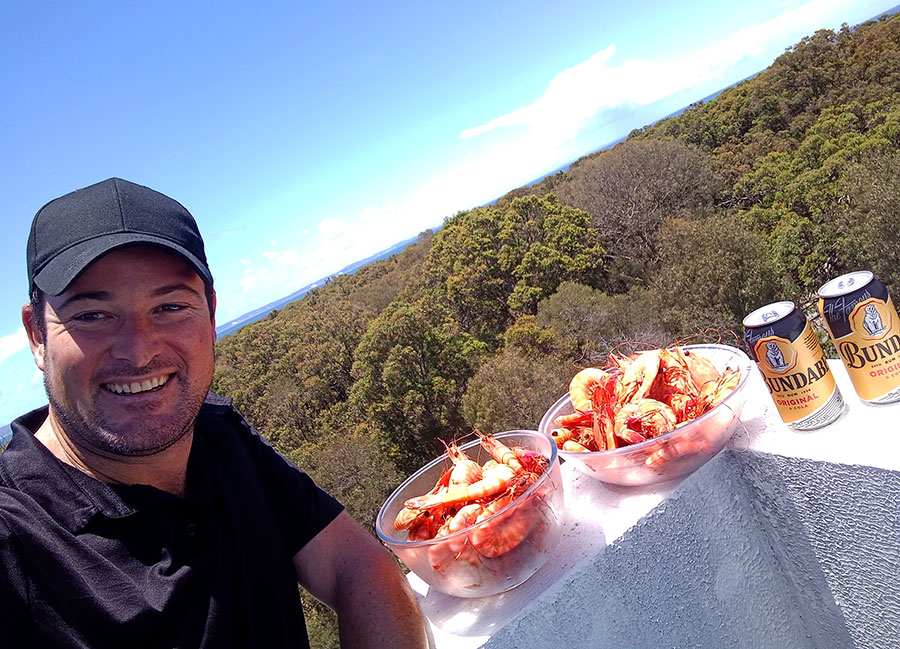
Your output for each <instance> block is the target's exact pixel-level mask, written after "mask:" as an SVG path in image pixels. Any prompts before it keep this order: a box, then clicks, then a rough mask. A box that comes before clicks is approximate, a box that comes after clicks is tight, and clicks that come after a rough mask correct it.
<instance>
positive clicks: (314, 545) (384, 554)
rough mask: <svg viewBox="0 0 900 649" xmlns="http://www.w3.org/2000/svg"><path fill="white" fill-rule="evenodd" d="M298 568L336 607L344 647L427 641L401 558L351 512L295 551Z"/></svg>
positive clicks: (318, 594) (320, 596) (324, 599)
mask: <svg viewBox="0 0 900 649" xmlns="http://www.w3.org/2000/svg"><path fill="white" fill-rule="evenodd" d="M294 568H295V569H296V571H297V579H298V580H299V581H300V583H301V584H302V585H303V586H304V588H306V589H307V590H308V591H309V592H310V593H311V594H312V595H313V596H315V597H316V598H317V599H319V600H321V601H322V602H324V603H325V604H327V605H328V606H330V607H331V608H332V609H334V610H335V612H337V615H338V629H339V632H340V638H341V647H342V648H343V649H356V648H361V647H372V648H382V647H383V648H385V649H387V648H390V649H393V648H395V647H409V648H410V649H415V648H417V647H421V648H422V649H424V648H425V647H427V646H428V641H427V636H426V632H425V621H424V619H423V617H422V613H421V611H420V610H419V607H418V605H417V603H416V600H415V596H414V595H413V592H412V589H411V588H410V587H409V584H408V583H407V581H406V578H405V576H404V575H403V571H402V570H401V569H400V566H399V565H398V563H397V561H396V560H395V559H394V557H393V556H392V555H391V554H390V552H389V551H388V550H387V549H385V548H384V547H383V546H382V545H381V544H380V543H379V542H378V541H377V540H376V539H375V538H373V537H372V535H371V534H369V533H368V532H366V531H365V530H364V529H363V528H362V527H361V526H360V525H359V523H357V522H356V521H355V520H353V518H352V517H351V516H350V515H349V514H347V512H341V514H340V515H339V516H338V517H337V518H336V519H335V520H333V521H332V522H331V523H330V524H329V525H328V527H326V528H325V529H324V530H322V531H321V532H320V533H319V534H318V535H317V536H316V537H315V538H314V539H313V540H312V541H310V542H309V543H307V544H306V546H305V547H304V548H303V549H302V550H300V551H299V552H298V553H297V554H296V555H295V556H294Z"/></svg>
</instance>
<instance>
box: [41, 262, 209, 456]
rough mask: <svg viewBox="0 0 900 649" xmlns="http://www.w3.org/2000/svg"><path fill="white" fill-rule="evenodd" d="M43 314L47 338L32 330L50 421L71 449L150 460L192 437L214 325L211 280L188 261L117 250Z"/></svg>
mask: <svg viewBox="0 0 900 649" xmlns="http://www.w3.org/2000/svg"><path fill="white" fill-rule="evenodd" d="M26 308H27V307H26ZM44 315H45V322H46V327H45V328H46V335H45V336H43V338H42V337H41V336H40V334H39V333H38V332H37V331H36V327H34V323H33V319H32V318H28V317H26V318H25V323H26V325H27V326H28V327H29V334H30V336H31V340H32V348H33V351H34V356H35V360H36V362H37V364H38V366H39V367H40V368H41V369H42V370H43V371H44V382H45V384H46V387H47V395H48V397H49V400H50V417H51V418H53V419H54V420H55V421H54V422H53V423H55V424H57V425H59V426H60V427H61V428H62V430H63V431H65V433H66V435H67V436H68V437H69V439H70V440H71V442H72V443H73V444H75V445H76V446H77V447H79V448H82V449H83V450H85V451H89V452H92V453H96V454H99V455H103V456H106V457H114V456H133V457H137V456H147V455H152V454H154V453H157V452H159V451H162V450H164V449H166V448H168V447H169V446H171V445H172V444H174V443H175V442H177V441H178V440H179V439H181V438H182V437H183V436H184V435H185V434H186V433H188V432H190V431H191V429H192V426H193V422H194V419H195V418H196V416H197V412H198V411H199V410H200V406H201V404H202V403H203V399H204V398H205V396H206V393H207V391H208V390H209V386H210V383H211V382H212V374H213V365H214V359H213V345H214V344H215V322H214V321H213V319H212V314H210V312H209V307H208V305H207V301H206V297H205V294H204V284H203V280H202V279H200V277H199V276H198V275H197V274H196V273H195V272H194V270H193V269H192V268H191V266H190V265H189V264H188V263H187V262H185V261H184V260H183V259H182V258H181V257H179V256H177V255H174V254H171V253H168V252H165V251H163V250H161V249H159V248H154V247H152V246H133V247H127V248H120V249H117V250H114V251H113V252H110V253H108V254H107V255H105V256H103V257H101V258H100V259H99V260H98V261H96V262H94V263H93V264H92V265H91V266H89V267H88V269H87V270H85V272H84V273H82V274H81V276H80V277H78V279H76V280H75V282H73V283H72V284H71V285H70V286H69V287H68V288H67V289H66V291H65V292H63V293H62V294H60V295H57V296H47V297H46V303H45V306H44Z"/></svg>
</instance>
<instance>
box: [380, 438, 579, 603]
mask: <svg viewBox="0 0 900 649" xmlns="http://www.w3.org/2000/svg"><path fill="white" fill-rule="evenodd" d="M494 437H495V438H496V439H498V440H500V441H501V442H503V443H504V444H506V445H507V446H521V447H523V448H526V449H529V450H533V451H537V452H538V453H541V454H542V455H544V456H545V457H547V458H549V459H550V464H549V466H548V467H547V469H546V470H545V471H544V473H543V474H542V475H541V477H540V478H538V480H537V481H536V482H535V483H534V484H533V485H531V487H529V488H528V490H527V491H526V492H525V493H524V494H522V495H521V496H520V497H519V498H517V499H516V500H515V501H513V502H512V503H510V504H509V505H507V506H506V507H504V508H503V509H500V510H499V511H497V512H496V513H495V514H494V515H493V516H491V517H489V518H486V519H485V520H483V521H481V522H480V523H477V524H476V525H472V526H470V527H467V528H465V529H462V530H460V531H458V532H456V533H454V534H448V535H447V536H442V537H439V538H436V539H429V540H426V541H407V540H406V536H407V533H406V530H400V531H398V530H395V529H394V525H393V523H394V519H395V518H396V517H397V514H398V513H399V512H400V510H401V509H402V508H403V504H404V502H406V500H408V499H409V498H413V497H415V496H421V495H423V494H425V493H428V492H429V491H431V489H432V488H433V487H434V485H435V483H436V482H437V480H438V477H439V476H440V474H441V470H442V469H443V468H444V467H445V466H448V465H449V462H450V460H449V458H448V457H447V455H446V454H445V455H442V456H441V457H439V458H437V459H435V460H432V461H431V462H429V463H428V464H427V465H425V466H424V467H423V468H421V469H419V470H418V471H417V472H416V473H414V474H413V475H412V476H410V477H409V478H408V479H407V480H406V482H404V483H403V484H402V485H400V486H399V487H398V488H397V490H396V491H394V493H393V494H391V497H390V498H388V499H387V502H385V503H384V505H382V507H381V511H379V512H378V517H377V518H376V520H375V531H376V532H377V534H378V538H380V539H381V540H382V541H383V542H384V543H385V544H386V545H387V546H388V547H389V548H390V549H391V550H392V551H393V552H394V554H396V555H397V557H398V558H399V559H400V561H402V562H403V563H404V564H405V565H406V566H407V567H408V568H409V569H410V570H412V571H413V572H414V573H415V574H416V575H418V576H419V577H420V578H421V579H422V580H423V581H424V582H425V583H427V584H428V585H429V586H431V587H433V588H435V589H436V590H439V591H441V592H443V593H447V594H448V595H454V596H456V597H485V596H488V595H495V594H497V593H501V592H504V591H507V590H510V589H511V588H515V587H516V586H518V585H519V584H521V583H522V582H524V581H525V580H526V579H528V578H529V577H531V575H533V574H534V573H535V572H537V571H538V569H539V568H540V567H541V566H542V565H543V564H544V562H545V561H546V560H547V559H548V558H549V556H550V552H551V551H552V549H553V547H554V546H555V545H556V543H557V542H558V541H559V536H560V533H561V531H562V514H563V509H564V497H563V486H562V476H561V474H560V469H559V457H558V452H557V448H556V444H555V443H554V442H553V440H551V439H550V438H549V437H546V436H544V435H542V434H540V433H538V432H537V431H533V430H512V431H506V432H503V433H498V434H496V435H494ZM460 448H462V449H463V450H464V451H466V452H467V454H468V455H469V456H470V457H471V458H472V459H474V460H476V461H478V463H479V464H483V463H484V461H485V460H487V459H490V455H489V454H488V453H487V451H485V450H484V449H483V448H481V444H480V442H479V441H478V440H475V441H473V442H471V443H467V444H465V445H463V446H461V447H460ZM473 538H475V539H476V542H473V540H472V539H473ZM485 539H487V540H489V541H493V543H488V544H485V543H484V541H485ZM478 548H482V550H479V549H478ZM491 555H493V556H491Z"/></svg>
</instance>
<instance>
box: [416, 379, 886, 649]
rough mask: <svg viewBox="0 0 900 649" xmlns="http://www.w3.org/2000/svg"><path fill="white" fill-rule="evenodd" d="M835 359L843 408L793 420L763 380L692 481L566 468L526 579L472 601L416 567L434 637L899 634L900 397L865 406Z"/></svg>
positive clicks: (626, 639)
mask: <svg viewBox="0 0 900 649" xmlns="http://www.w3.org/2000/svg"><path fill="white" fill-rule="evenodd" d="M832 369H833V371H834V372H835V376H836V378H837V379H838V385H839V387H840V388H841V390H842V392H843V394H844V398H845V400H846V401H847V402H848V404H849V410H848V412H847V414H846V415H845V416H844V417H842V418H841V419H840V420H839V421H837V422H835V423H833V424H831V425H830V426H828V427H825V428H823V429H820V430H818V431H812V432H806V433H798V432H796V431H793V430H791V429H790V428H788V427H787V426H785V425H784V424H783V423H782V422H781V420H780V418H778V415H777V413H776V412H775V409H774V406H773V405H772V403H771V400H770V398H769V396H768V393H767V392H766V390H765V387H764V385H763V383H762V380H761V378H759V377H758V376H757V377H752V378H753V380H754V385H753V386H752V390H753V396H752V397H751V398H750V403H748V407H747V408H745V411H744V413H743V414H742V427H741V428H740V430H739V431H738V432H737V433H736V434H735V436H734V438H733V440H732V444H731V445H730V447H729V448H727V449H725V450H724V451H722V452H721V453H720V454H719V455H717V456H716V457H715V458H713V459H712V460H711V461H710V462H708V463H707V464H706V465H704V466H703V467H701V468H700V469H699V470H698V471H696V472H695V473H694V474H692V475H690V476H688V477H687V478H684V479H683V480H680V481H673V482H671V483H665V484H662V485H655V486H648V487H641V488H627V487H616V486H612V485H605V484H603V483H600V482H597V481H595V480H593V479H591V478H589V477H587V476H585V475H583V474H580V473H578V472H576V471H574V470H573V469H572V468H571V467H568V468H567V467H565V466H564V467H563V474H564V481H565V489H566V519H565V521H564V532H563V537H562V539H561V541H560V545H559V547H558V548H557V552H555V553H554V555H553V556H552V557H551V559H550V560H549V561H548V563H547V564H546V565H545V566H544V567H543V568H542V569H541V570H540V571H538V573H536V574H535V575H534V576H533V577H532V578H531V579H529V580H528V581H527V582H525V583H524V584H522V585H521V586H519V587H518V588H515V589H513V590H511V591H509V592H507V593H502V594H500V595H496V596H494V597H487V598H483V599H477V600H466V599H458V598H453V597H449V596H446V595H443V594H441V593H438V592H435V591H433V590H432V591H429V589H428V587H427V585H425V584H423V583H422V582H421V581H420V580H418V579H417V578H416V577H415V576H414V575H412V576H411V577H410V582H411V584H412V585H413V588H414V589H415V590H416V591H417V593H418V594H419V597H420V605H421V607H422V610H423V612H424V613H425V614H426V616H427V618H428V620H429V626H430V630H431V633H432V644H433V646H434V647H437V648H439V649H441V648H443V647H460V648H462V647H486V648H487V649H509V648H519V647H537V648H540V647H547V648H558V647H565V648H567V649H579V648H581V647H591V648H594V647H616V648H630V647H635V648H637V647H641V648H644V647H651V648H658V647H673V648H676V647H677V648H682V647H704V648H705V647H711V648H716V649H729V648H745V647H746V648H748V649H749V648H751V647H752V648H767V647H772V648H779V649H780V648H788V647H790V648H798V649H807V648H820V647H821V648H829V649H830V648H832V647H836V648H843V647H848V648H851V647H859V648H863V647H864V648H866V649H869V648H874V649H880V648H882V647H883V648H888V647H898V646H900V580H898V578H897V577H898V574H900V421H898V420H900V404H894V405H888V406H878V407H872V406H867V405H864V404H862V403H861V402H860V401H859V400H858V399H857V398H856V396H855V393H854V392H853V389H852V386H851V385H850V384H849V380H848V379H847V377H846V373H845V372H844V371H843V367H842V366H840V365H839V364H838V363H836V362H832ZM748 387H751V386H748Z"/></svg>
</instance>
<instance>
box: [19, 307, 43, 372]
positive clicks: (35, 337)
mask: <svg viewBox="0 0 900 649" xmlns="http://www.w3.org/2000/svg"><path fill="white" fill-rule="evenodd" d="M22 325H23V326H24V327H25V334H26V335H27V336H28V344H29V346H30V347H31V355H32V356H34V363H35V365H37V366H38V368H39V369H40V370H41V371H42V372H43V371H44V335H43V334H42V333H41V330H40V328H39V327H38V325H37V318H36V317H35V314H34V305H32V304H31V303H29V304H24V305H23V306H22Z"/></svg>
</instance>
